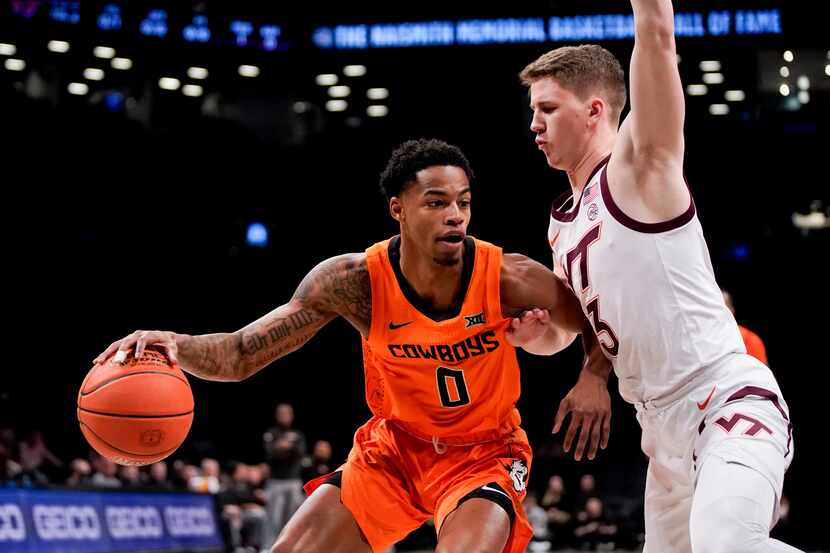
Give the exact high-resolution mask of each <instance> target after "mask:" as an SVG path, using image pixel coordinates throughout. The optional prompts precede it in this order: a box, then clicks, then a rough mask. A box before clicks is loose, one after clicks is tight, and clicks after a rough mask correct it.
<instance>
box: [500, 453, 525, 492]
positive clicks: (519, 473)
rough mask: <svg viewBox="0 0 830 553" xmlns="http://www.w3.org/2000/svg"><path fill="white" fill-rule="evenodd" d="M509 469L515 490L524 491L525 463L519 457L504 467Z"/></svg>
mask: <svg viewBox="0 0 830 553" xmlns="http://www.w3.org/2000/svg"><path fill="white" fill-rule="evenodd" d="M504 468H505V469H507V470H508V471H510V479H511V480H512V481H513V489H514V490H516V491H517V492H521V491H524V489H525V488H526V487H527V465H526V464H525V462H524V461H522V460H521V459H515V460H514V461H513V463H512V464H510V465H506V466H505V467H504Z"/></svg>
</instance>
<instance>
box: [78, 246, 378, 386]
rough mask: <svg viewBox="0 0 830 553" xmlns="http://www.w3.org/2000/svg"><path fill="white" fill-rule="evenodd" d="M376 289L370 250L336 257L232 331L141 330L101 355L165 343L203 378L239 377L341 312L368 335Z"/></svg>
mask: <svg viewBox="0 0 830 553" xmlns="http://www.w3.org/2000/svg"><path fill="white" fill-rule="evenodd" d="M371 309H372V293H371V282H370V280H369V272H368V269H367V267H366V256H365V255H364V254H346V255H341V256H337V257H333V258H331V259H328V260H326V261H323V262H322V263H320V264H319V265H317V266H316V267H315V268H314V269H312V270H311V272H309V273H308V275H306V277H305V278H304V279H303V281H302V282H301V283H300V286H299V287H298V288H297V291H296V292H295V293H294V296H293V297H292V298H291V300H290V301H288V303H286V304H284V305H281V306H280V307H277V308H276V309H274V310H273V311H271V312H270V313H268V314H267V315H265V316H264V317H262V318H260V319H258V320H256V321H254V322H253V323H251V324H249V325H247V326H246V327H244V328H242V329H240V330H238V331H236V332H232V333H220V334H203V335H198V336H189V335H187V334H177V333H174V332H165V331H142V330H138V331H136V332H133V333H132V334H130V335H129V336H127V337H125V338H123V339H121V340H117V341H116V342H113V343H112V344H111V345H110V347H109V348H107V349H106V351H104V352H103V353H102V354H101V355H99V356H98V357H97V358H96V359H95V362H96V363H101V362H104V361H106V360H107V359H109V358H110V357H112V356H113V355H114V356H115V358H114V360H115V361H116V362H123V361H124V359H126V357H127V352H128V351H129V350H130V349H135V355H137V356H140V355H141V353H142V352H143V350H144V348H145V347H146V346H148V345H156V346H159V347H161V348H163V349H164V350H165V351H166V353H167V355H168V356H169V357H170V359H171V361H172V362H174V363H177V364H178V365H179V366H181V368H182V369H183V370H184V371H186V372H188V373H190V374H192V375H194V376H198V377H199V378H204V379H207V380H218V381H239V380H243V379H245V378H248V377H249V376H251V375H253V374H255V373H256V372H258V371H259V370H261V369H262V368H264V367H265V366H267V365H268V364H269V363H271V362H272V361H274V360H276V359H279V358H280V357H283V356H284V355H287V354H289V353H291V352H292V351H295V350H297V349H299V348H300V347H302V346H303V345H304V344H305V343H306V342H308V341H309V340H310V339H311V337H312V336H314V335H315V334H316V333H317V331H318V330H320V329H321V328H322V327H323V326H325V325H326V324H327V323H328V322H329V321H331V320H332V319H333V318H335V317H336V316H338V315H340V316H342V317H344V318H345V319H347V320H348V321H349V322H350V323H352V325H353V326H354V327H355V328H357V330H358V331H360V332H361V333H362V334H363V335H364V336H365V335H368V332H369V322H370V321H371Z"/></svg>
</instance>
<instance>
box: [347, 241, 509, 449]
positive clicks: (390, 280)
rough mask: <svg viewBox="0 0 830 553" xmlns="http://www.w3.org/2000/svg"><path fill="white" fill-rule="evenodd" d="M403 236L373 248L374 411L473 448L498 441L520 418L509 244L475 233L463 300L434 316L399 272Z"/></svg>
mask: <svg viewBox="0 0 830 553" xmlns="http://www.w3.org/2000/svg"><path fill="white" fill-rule="evenodd" d="M399 244H400V238H399V237H395V238H392V239H390V240H386V241H384V242H380V243H378V244H375V245H374V246H372V247H370V248H369V249H367V250H366V254H367V264H368V268H369V274H370V277H371V281H372V322H371V327H370V330H369V337H368V339H364V340H363V362H364V367H365V377H366V401H367V403H368V404H369V408H370V409H371V410H372V412H373V413H374V414H375V415H377V416H380V417H383V418H385V419H387V420H389V421H391V422H392V423H394V424H395V425H397V426H399V427H401V428H402V429H403V430H405V431H407V432H409V433H411V434H414V435H415V436H418V437H420V438H423V439H427V440H432V441H433V442H435V443H437V442H439V441H440V442H443V443H446V444H456V445H462V444H472V443H477V442H481V441H488V440H493V439H496V438H498V437H500V436H502V435H504V434H506V433H507V432H510V431H511V430H513V429H515V428H516V427H517V426H518V425H519V423H520V421H521V419H520V417H519V412H518V410H517V409H516V407H515V403H516V400H517V399H518V398H519V393H520V379H519V365H518V363H517V361H516V350H515V349H514V348H513V347H512V346H511V345H509V344H508V343H507V340H506V339H505V330H506V329H507V328H508V325H509V319H505V318H504V317H503V316H502V313H501V302H500V299H499V282H500V274H501V259H502V252H501V248H499V247H496V246H494V245H492V244H488V243H487V242H482V241H480V240H476V239H473V238H468V239H467V241H466V243H465V255H464V273H466V275H465V278H469V284H468V286H467V291H466V295H465V298H464V303H463V305H462V307H461V310H460V312H458V313H457V314H456V316H454V317H453V318H450V319H446V320H442V321H435V320H433V319H431V318H430V317H429V316H427V315H426V314H425V313H423V312H422V311H420V310H418V309H417V308H416V305H417V304H418V297H417V295H415V293H414V291H413V290H412V289H411V288H410V287H409V284H408V283H407V282H406V280H405V279H404V277H403V274H402V273H401V271H400V262H399V253H398V252H399Z"/></svg>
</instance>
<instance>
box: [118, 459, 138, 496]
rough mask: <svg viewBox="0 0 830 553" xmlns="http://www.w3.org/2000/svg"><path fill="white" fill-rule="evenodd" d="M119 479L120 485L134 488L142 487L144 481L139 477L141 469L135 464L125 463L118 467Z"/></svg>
mask: <svg viewBox="0 0 830 553" xmlns="http://www.w3.org/2000/svg"><path fill="white" fill-rule="evenodd" d="M118 472H119V475H118V477H119V479H120V480H121V487H122V488H126V489H132V490H136V489H138V488H142V487H144V482H143V480H142V478H141V471H140V470H139V468H138V467H137V466H135V465H127V466H123V467H121V468H120V470H119V471H118Z"/></svg>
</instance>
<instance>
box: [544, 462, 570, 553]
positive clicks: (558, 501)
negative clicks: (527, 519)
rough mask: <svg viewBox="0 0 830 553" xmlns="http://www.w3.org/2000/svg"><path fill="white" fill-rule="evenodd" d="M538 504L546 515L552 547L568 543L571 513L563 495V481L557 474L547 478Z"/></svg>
mask: <svg viewBox="0 0 830 553" xmlns="http://www.w3.org/2000/svg"><path fill="white" fill-rule="evenodd" d="M540 506H541V507H542V509H544V510H545V513H546V515H547V519H548V528H549V530H550V533H551V537H550V541H551V544H552V545H553V546H554V547H562V546H565V545H568V544H570V542H571V538H572V537H573V515H572V514H571V507H570V505H569V504H568V502H567V497H566V495H565V481H564V480H563V479H562V477H561V476H559V475H558V474H554V475H553V476H551V477H550V479H548V487H547V489H546V490H545V494H544V495H543V496H542V501H541V504H540Z"/></svg>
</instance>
